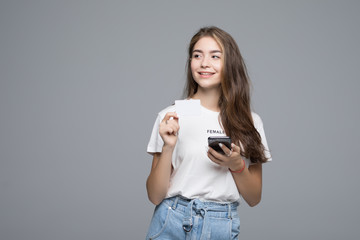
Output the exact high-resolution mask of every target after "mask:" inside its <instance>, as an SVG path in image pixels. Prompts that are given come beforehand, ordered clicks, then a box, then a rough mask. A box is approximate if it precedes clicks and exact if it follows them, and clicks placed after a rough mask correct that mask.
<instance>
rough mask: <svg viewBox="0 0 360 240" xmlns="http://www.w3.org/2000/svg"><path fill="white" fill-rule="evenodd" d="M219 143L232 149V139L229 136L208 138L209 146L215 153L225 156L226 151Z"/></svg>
mask: <svg viewBox="0 0 360 240" xmlns="http://www.w3.org/2000/svg"><path fill="white" fill-rule="evenodd" d="M219 143H222V144H224V145H225V146H226V147H227V148H228V149H231V138H230V137H227V136H220V137H209V138H208V145H209V147H211V148H212V149H214V150H215V151H217V152H218V153H221V154H225V153H224V151H223V150H222V149H221V147H220V146H219Z"/></svg>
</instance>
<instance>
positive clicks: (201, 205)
mask: <svg viewBox="0 0 360 240" xmlns="http://www.w3.org/2000/svg"><path fill="white" fill-rule="evenodd" d="M165 201H166V202H167V203H168V205H169V206H171V208H172V209H176V208H177V207H178V205H181V206H183V208H185V209H184V219H183V229H184V231H185V232H190V231H191V230H192V225H193V222H192V221H193V220H192V217H193V215H195V214H200V215H201V216H202V217H203V218H204V225H203V227H206V226H207V224H206V222H207V219H208V212H225V213H227V214H226V215H227V218H229V219H231V218H232V213H231V212H232V211H236V209H237V206H238V205H239V203H238V202H232V203H219V202H211V201H201V200H199V199H186V198H183V197H181V196H176V197H171V198H168V199H165Z"/></svg>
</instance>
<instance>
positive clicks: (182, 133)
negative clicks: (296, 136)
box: [147, 105, 271, 202]
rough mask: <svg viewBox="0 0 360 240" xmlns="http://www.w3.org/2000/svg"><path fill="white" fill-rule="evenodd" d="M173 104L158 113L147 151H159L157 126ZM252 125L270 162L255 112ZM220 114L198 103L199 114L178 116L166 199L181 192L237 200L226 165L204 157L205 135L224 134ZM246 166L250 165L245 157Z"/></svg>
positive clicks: (259, 120) (201, 198)
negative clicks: (199, 106) (171, 170)
mask: <svg viewBox="0 0 360 240" xmlns="http://www.w3.org/2000/svg"><path fill="white" fill-rule="evenodd" d="M175 108H176V107H175V105H172V106H169V107H167V108H165V109H164V110H162V111H161V112H159V114H158V116H157V119H156V121H155V124H154V128H153V131H152V134H151V137H150V141H149V144H148V147H147V152H148V153H150V154H153V153H156V152H161V151H162V147H163V144H164V142H163V140H162V138H161V136H160V134H159V125H160V122H161V121H162V119H163V118H164V117H165V114H166V113H167V112H175V111H176V109H175ZM252 117H253V121H254V126H255V128H256V129H257V131H258V132H259V134H260V136H261V140H262V144H263V145H264V147H265V156H266V157H267V158H268V159H269V161H271V155H270V153H269V149H268V145H267V142H266V138H265V133H264V128H263V123H262V121H261V118H260V117H259V115H257V114H256V113H252ZM218 119H219V113H218V112H214V111H211V110H209V109H207V108H205V107H202V106H201V115H200V116H183V117H179V125H180V130H179V132H178V140H177V143H176V146H175V148H174V152H173V155H172V166H173V168H174V171H173V173H172V175H171V177H170V186H169V189H168V192H167V194H166V198H168V197H173V196H176V195H181V196H183V197H186V198H189V199H194V198H199V199H200V200H204V201H215V202H234V201H239V200H240V195H239V192H238V190H237V188H236V184H235V181H234V179H233V177H232V175H231V173H230V171H229V170H228V168H226V167H222V166H220V165H218V164H216V163H214V162H213V161H211V160H210V159H209V158H208V156H207V149H208V137H210V136H226V135H225V132H224V130H223V129H222V128H221V126H220V124H219V120H218ZM245 162H246V166H247V167H248V166H249V164H250V160H249V159H245Z"/></svg>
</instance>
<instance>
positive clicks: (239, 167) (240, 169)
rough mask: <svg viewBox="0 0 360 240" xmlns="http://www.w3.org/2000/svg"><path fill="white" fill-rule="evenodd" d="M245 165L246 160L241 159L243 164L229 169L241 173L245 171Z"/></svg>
mask: <svg viewBox="0 0 360 240" xmlns="http://www.w3.org/2000/svg"><path fill="white" fill-rule="evenodd" d="M245 167H246V164H245V160H244V159H241V165H239V166H237V167H235V168H234V169H232V168H229V171H230V172H232V173H241V172H243V171H244V169H245Z"/></svg>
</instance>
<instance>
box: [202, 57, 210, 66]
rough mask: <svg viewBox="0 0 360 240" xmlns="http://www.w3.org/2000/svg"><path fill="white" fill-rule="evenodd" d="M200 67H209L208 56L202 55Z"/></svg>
mask: <svg viewBox="0 0 360 240" xmlns="http://www.w3.org/2000/svg"><path fill="white" fill-rule="evenodd" d="M201 67H202V68H208V67H210V61H209V57H207V56H204V57H203V59H202V61H201Z"/></svg>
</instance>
